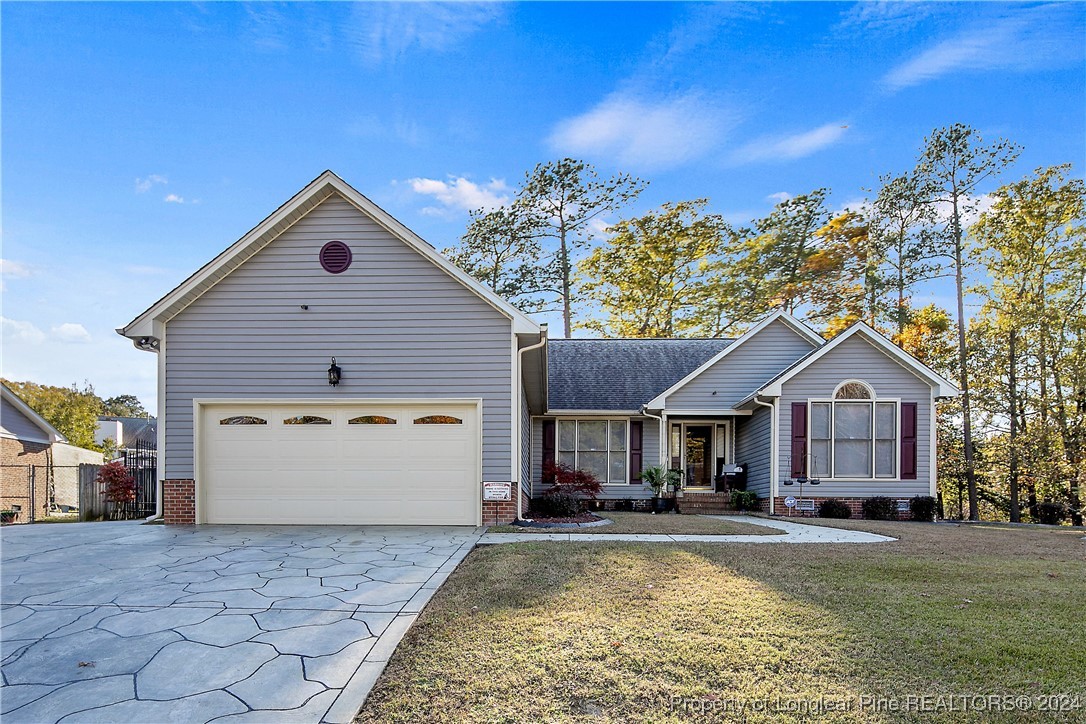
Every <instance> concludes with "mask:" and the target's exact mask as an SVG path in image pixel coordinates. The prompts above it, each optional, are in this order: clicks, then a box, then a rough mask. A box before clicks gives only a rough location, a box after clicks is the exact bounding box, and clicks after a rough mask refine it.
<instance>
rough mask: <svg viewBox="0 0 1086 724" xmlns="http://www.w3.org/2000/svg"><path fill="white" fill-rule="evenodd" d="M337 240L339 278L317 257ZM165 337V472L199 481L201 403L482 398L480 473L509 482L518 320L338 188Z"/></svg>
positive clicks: (188, 311)
mask: <svg viewBox="0 0 1086 724" xmlns="http://www.w3.org/2000/svg"><path fill="white" fill-rule="evenodd" d="M331 239H339V240H342V241H344V242H346V243H347V244H348V245H349V246H350V247H351V250H352V254H353V257H354V261H353V264H352V265H351V267H350V269H348V270H347V271H346V272H344V273H342V274H338V275H333V274H329V273H327V272H325V271H324V270H323V269H322V268H321V266H320V264H319V262H318V252H319V250H320V248H321V246H323V245H324V244H325V243H326V242H327V241H329V240H331ZM303 304H306V305H309V309H308V310H303V309H301V305H303ZM165 337H166V339H165V348H166V352H165V353H166V395H165V397H166V419H165V426H166V451H165V469H166V473H165V474H166V477H169V478H190V477H193V474H194V473H193V420H192V412H193V410H192V401H193V398H215V397H218V398H250V397H251V398H277V397H291V398H313V399H322V400H325V399H337V398H339V399H344V400H346V399H365V398H481V399H482V400H483V421H482V425H483V440H482V447H483V450H482V455H483V477H484V479H486V480H497V481H502V480H509V478H510V473H511V467H512V451H511V448H512V418H511V414H512V413H511V410H510V407H511V398H510V395H511V388H512V378H511V375H512V362H511V355H512V351H513V347H512V345H513V341H512V340H513V336H512V326H511V321H510V320H509V319H508V318H507V317H505V316H504V315H502V314H501V313H499V312H498V311H496V310H495V309H494V308H493V307H491V306H489V305H488V304H487V303H486V302H484V301H483V300H481V299H480V298H479V297H477V296H476V295H475V294H473V293H472V292H470V291H469V290H468V289H467V288H465V287H464V286H463V285H462V284H461V283H460V282H458V281H456V280H455V279H453V278H452V277H450V276H449V275H448V274H446V273H445V272H444V271H442V270H441V269H439V268H438V267H436V266H434V265H433V264H432V263H431V262H430V261H428V260H426V259H425V258H424V257H422V256H421V255H419V254H418V253H417V252H415V251H414V250H413V249H411V248H410V247H408V246H407V245H406V244H404V243H403V242H401V241H400V240H398V239H397V238H395V237H394V236H392V235H391V234H390V233H388V232H387V231H386V230H385V229H384V228H382V227H381V226H379V225H378V224H377V223H375V222H374V221H373V220H372V219H370V218H369V217H368V216H366V215H365V214H364V213H362V212H361V211H359V210H358V209H357V208H356V207H354V206H353V205H351V204H349V203H348V202H347V201H346V200H344V199H343V198H342V197H340V196H338V195H333V196H332V197H330V198H329V199H327V200H326V201H324V202H322V203H321V204H320V205H319V206H317V207H316V208H314V209H313V210H312V211H311V212H310V213H309V214H308V215H306V216H304V217H303V218H302V219H301V220H299V221H298V222H297V223H296V224H294V225H293V226H292V227H290V228H289V229H287V230H286V231H284V232H283V234H282V235H280V236H279V237H278V238H277V239H275V240H274V241H272V242H271V243H270V244H269V245H268V246H266V247H265V248H264V249H262V250H261V251H259V252H258V253H257V254H256V255H255V256H253V257H252V258H251V259H249V260H248V261H246V262H245V263H243V264H242V265H241V266H239V267H238V268H237V269H235V270H234V271H233V272H232V273H231V274H230V275H229V276H227V277H226V278H224V279H223V280H222V281H220V282H219V283H218V284H217V285H215V286H214V287H212V288H211V289H210V290H208V291H207V292H206V293H204V295H203V296H201V297H200V298H199V299H197V300H196V301H195V302H193V303H192V304H191V305H190V306H189V307H188V308H186V309H185V310H183V311H182V312H180V313H179V314H178V315H177V316H176V317H175V318H173V319H171V320H169V322H168V323H167V325H166V335H165ZM333 356H334V357H336V361H337V364H339V366H340V367H341V368H342V369H343V380H342V382H341V383H340V385H339V386H338V387H335V388H333V387H331V386H329V384H328V382H327V379H326V370H327V368H328V365H329V363H330V358H331V357H333Z"/></svg>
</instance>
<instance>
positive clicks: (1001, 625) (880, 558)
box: [359, 521, 1086, 722]
mask: <svg viewBox="0 0 1086 724" xmlns="http://www.w3.org/2000/svg"><path fill="white" fill-rule="evenodd" d="M832 524H833V525H839V526H841V527H848V528H862V529H865V530H871V531H873V532H878V533H886V534H888V535H892V536H895V537H898V538H900V540H899V541H897V542H894V543H880V544H874V545H855V544H853V545H755V544H726V545H718V544H699V545H679V544H662V545H661V544H656V545H643V544H624V543H580V544H579V543H542V542H541V543H522V544H514V545H501V546H488V547H482V548H479V549H477V550H476V551H474V552H473V553H472V554H471V555H470V556H469V557H468V559H467V560H466V561H465V562H464V564H463V565H462V566H461V567H460V568H459V569H458V570H457V571H456V573H454V575H453V576H452V577H451V578H450V579H449V581H448V582H447V583H446V584H445V586H444V587H443V588H442V589H441V590H440V591H439V592H438V594H437V596H435V598H434V599H433V601H432V602H431V604H430V605H429V606H428V607H427V608H426V610H425V612H424V613H423V615H422V616H421V617H420V618H419V621H418V623H417V624H416V625H415V626H414V627H413V628H412V629H411V631H409V632H408V635H407V637H406V638H405V639H404V641H403V643H402V644H401V645H400V648H399V649H398V650H397V652H396V654H395V655H394V656H393V658H392V660H391V661H390V663H389V666H388V669H387V670H386V671H385V673H384V675H383V676H382V677H381V679H380V680H379V681H378V683H377V686H376V687H375V688H374V690H373V693H372V695H371V696H370V699H369V700H368V702H367V704H366V706H365V708H364V709H363V711H362V713H361V714H360V715H359V721H364V722H378V721H379V722H386V721H404V722H408V721H409V722H416V721H488V722H491V721H499V722H522V721H577V720H585V721H589V720H591V721H597V722H598V721H603V722H620V721H623V722H624V721H643V722H657V721H687V720H689V719H691V718H697V719H701V720H727V721H736V720H743V721H752V722H756V721H774V722H775V721H809V720H810V719H811V718H812V717H811V716H810V715H809V714H807V713H804V712H802V711H796V710H792V711H781V710H780V709H779V708H778V709H776V710H774V711H770V712H756V711H751V710H749V709H748V710H747V711H746V712H744V713H743V714H738V713H736V712H735V710H734V709H732V710H728V709H726V708H725V706H726V705H728V702H734V701H738V702H745V703H746V705H747V706H748V707H749V706H755V705H757V701H758V700H759V699H761V698H762V697H769V699H770V705H771V706H772V705H773V703H774V699H775V697H778V696H780V697H782V700H781V701H782V702H783V703H784V704H786V705H789V706H793V707H798V706H803V705H804V704H802V703H801V702H805V701H810V700H813V699H814V700H817V697H828V698H826V699H823V700H822V701H825V702H842V703H843V705H844V704H849V705H851V706H852V707H853V708H852V709H850V710H847V711H842V712H831V713H826V714H824V716H823V717H822V718H821V720H822V721H920V720H924V721H927V720H929V719H935V720H939V721H958V720H962V719H965V720H969V719H973V720H978V721H980V720H983V721H992V720H1001V721H1019V720H1021V719H1023V718H1034V719H1036V720H1052V721H1086V708H1083V709H1079V710H1078V711H1075V712H1069V713H1065V714H1063V715H1060V716H1057V717H1053V716H1052V715H1041V714H1040V713H1038V712H1032V713H1029V714H1027V715H1024V716H1023V715H1022V714H1021V713H1010V712H1006V713H1000V714H992V713H991V712H987V713H985V712H980V713H974V714H972V715H964V716H963V715H962V714H961V713H952V712H943V713H939V714H936V715H934V716H932V715H921V714H916V713H907V712H899V713H891V714H886V713H875V712H873V711H871V710H870V709H860V708H857V707H858V701H859V700H858V697H860V696H861V695H873V696H887V697H904V696H907V695H914V694H935V695H939V694H973V693H982V694H988V693H1007V694H1015V695H1029V696H1036V695H1041V694H1053V693H1063V694H1072V695H1078V696H1079V697H1080V703H1081V704H1082V705H1083V706H1084V707H1086V677H1083V673H1082V672H1084V671H1086V629H1084V627H1083V620H1084V619H1083V602H1084V601H1086V543H1083V541H1082V536H1083V533H1082V531H1081V530H1079V531H1077V532H1076V531H1070V530H1067V531H1052V530H1032V529H1020V528H1013V529H1009V530H1002V529H996V528H979V527H965V526H961V527H955V526H937V525H927V524H915V523H869V522H866V521H864V522H859V521H855V522H854V521H843V522H836V521H835V522H833V523H832ZM674 697H678V698H685V699H692V700H693V701H694V704H693V705H694V706H695V707H698V708H705V707H708V710H707V711H705V712H704V713H696V712H692V711H691V710H689V709H685V710H684V709H681V708H679V709H676V708H674V701H675V699H674ZM899 701H903V700H902V699H899ZM730 705H731V706H734V705H735V704H734V703H733V704H730ZM713 707H716V708H715V709H713Z"/></svg>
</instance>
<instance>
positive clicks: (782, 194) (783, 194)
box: [766, 191, 792, 204]
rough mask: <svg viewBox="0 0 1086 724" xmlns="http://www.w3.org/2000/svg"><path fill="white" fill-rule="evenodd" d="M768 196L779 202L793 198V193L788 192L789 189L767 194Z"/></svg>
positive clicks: (774, 201) (776, 202)
mask: <svg viewBox="0 0 1086 724" xmlns="http://www.w3.org/2000/svg"><path fill="white" fill-rule="evenodd" d="M766 198H767V199H769V200H770V201H772V202H773V203H775V204H779V203H782V202H784V201H787V200H788V199H790V198H792V194H790V193H788V192H787V191H778V192H777V193H775V194H770V195H769V196H766Z"/></svg>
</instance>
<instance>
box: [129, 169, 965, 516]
mask: <svg viewBox="0 0 1086 724" xmlns="http://www.w3.org/2000/svg"><path fill="white" fill-rule="evenodd" d="M118 332H119V333H120V334H122V335H124V336H126V337H128V338H129V339H131V340H132V341H133V343H134V344H135V346H136V347H137V348H139V349H141V350H146V351H149V352H153V353H155V354H157V356H158V374H159V379H158V390H159V394H158V405H159V407H158V415H157V417H158V421H159V425H158V438H159V439H158V450H159V455H160V460H159V467H158V470H159V474H160V476H161V478H162V486H163V491H162V492H163V494H162V495H160V496H159V500H160V501H164V504H163V506H164V508H163V513H164V517H165V519H166V521H167V522H169V523H298V524H303V523H304V524H314V523H325V524H332V523H339V524H431V525H438V524H441V525H479V524H490V523H495V522H504V521H510V520H512V519H514V518H515V517H517V516H519V515H522V514H523V512H524V511H525V510H526V506H527V505H528V502H529V500H530V498H531V497H532V496H535V495H539V494H541V492H542V490H543V482H542V470H543V466H544V463H545V461H547V460H551V459H553V460H554V461H556V462H560V463H567V464H569V465H571V466H574V467H577V468H580V469H586V470H589V471H591V472H593V473H595V474H596V475H597V476H598V477H599V478H600V479H601V480H602V481H603V482H604V484H605V485H604V491H605V492H604V494H603V496H602V497H603V498H610V499H620V500H626V499H644V498H648V497H650V496H651V491H650V490H649V489H648V488H647V486H646V485H645V484H643V483H642V481H641V479H640V471H641V470H642V469H644V467H646V466H649V465H656V464H662V465H666V466H671V467H676V468H679V469H681V470H683V471H684V474H685V477H686V481H685V484H686V489H685V491H684V498H685V497H690V496H697V495H704V496H714V495H719V493H718V492H717V491H716V487H717V484H718V483H717V479H718V477H719V476H720V475H721V474H722V473H726V472H728V471H730V470H734V467H733V466H738V467H742V468H743V471H744V475H745V478H746V484H747V487H748V488H749V489H750V490H752V491H755V492H756V493H758V495H759V496H761V498H762V499H763V500H764V507H765V509H766V510H768V511H770V512H774V513H780V512H782V510H783V506H782V500H783V498H784V497H785V496H787V495H789V493H790V492H792V489H791V488H787V487H784V483H786V482H789V481H790V480H792V479H795V478H800V477H810V478H819V479H820V480H821V484H820V486H819V488H818V489H817V496H819V497H826V496H836V497H842V498H847V499H850V500H854V501H859V500H862V499H863V498H866V497H868V496H872V495H887V496H899V497H908V496H912V495H915V494H930V493H933V491H934V486H935V455H934V450H935V428H934V426H933V424H932V419H933V410H934V405H935V400H936V398H939V397H945V396H950V395H954V394H956V392H957V391H956V390H955V388H954V386H953V385H952V384H950V383H949V382H948V381H946V380H945V379H943V378H942V377H940V376H939V375H937V374H936V373H934V372H933V371H932V370H930V369H928V368H927V367H925V366H924V365H923V364H921V363H920V362H918V361H917V360H916V359H914V358H912V357H911V356H909V355H908V354H905V353H904V352H902V351H901V350H900V349H898V348H897V347H896V346H894V345H893V344H891V343H890V342H889V341H887V340H886V339H885V338H883V337H882V336H881V335H879V334H877V333H876V332H874V331H873V330H871V329H870V328H868V327H867V326H865V325H863V324H857V325H855V326H853V327H852V328H850V329H849V330H847V331H846V332H844V333H843V334H841V335H839V336H838V337H836V338H835V339H833V340H832V341H830V342H827V341H826V340H825V339H823V338H822V337H821V336H820V335H819V334H817V333H816V332H814V331H813V330H811V329H809V328H808V327H807V326H806V325H804V324H803V323H802V322H800V321H798V320H797V319H795V318H793V317H792V316H790V315H788V314H784V313H776V314H773V315H771V316H769V317H767V318H766V319H764V320H762V321H761V323H759V324H758V325H756V326H755V327H754V328H752V329H751V330H750V331H748V332H747V333H746V334H744V335H742V336H741V337H739V338H738V339H734V340H728V339H694V340H691V339H651V340H640V339H639V340H630V339H622V340H610V339H570V340H565V339H548V338H547V334H546V328H545V326H541V325H539V324H537V323H536V322H535V321H533V320H532V319H530V318H529V317H527V316H526V315H525V314H523V313H522V312H521V311H519V310H518V309H516V308H515V307H513V306H512V305H511V304H509V303H508V302H507V301H505V300H504V299H501V298H500V297H498V296H496V295H495V294H493V293H492V292H491V291H490V290H488V289H487V288H485V287H484V286H483V285H481V284H479V283H478V282H476V281H475V280H474V279H473V278H472V277H470V276H469V275H467V274H465V273H464V272H463V271H462V270H460V269H459V268H457V267H456V266H455V265H454V264H452V263H451V262H450V261H448V260H447V259H445V258H444V257H443V256H442V255H441V254H439V253H438V252H437V251H436V250H435V249H434V248H433V247H432V246H430V245H429V244H427V243H426V242H425V241H423V240H422V239H421V238H419V237H418V236H416V235H415V234H414V233H412V232H411V231H410V230H409V229H407V228H406V227H405V226H404V225H403V224H401V223H400V222H398V221H397V220H396V219H394V218H392V216H390V215H389V214H388V213H387V212H385V211H384V210H382V209H381V208H379V207H378V206H377V205H376V204H374V203H373V202H372V201H370V200H369V199H368V198H366V197H365V196H363V195H362V194H361V193H359V192H358V191H356V190H355V189H354V188H352V187H351V186H349V185H348V184H346V183H345V182H344V181H343V180H342V179H340V178H339V177H338V176H336V175H335V174H333V173H332V172H330V171H326V172H325V173H323V174H321V175H320V176H319V177H317V178H316V179H315V180H314V181H313V182H312V183H310V184H309V185H308V186H306V187H305V188H304V189H302V190H301V191H300V192H299V193H298V194H297V195H295V196H294V197H293V198H292V199H290V200H289V201H287V202H286V203H285V204H283V205H282V206H281V207H279V208H278V209H277V210H276V211H275V212H274V213H273V214H272V215H271V216H269V217H267V218H266V219H264V220H263V221H262V222H260V223H259V224H258V225H257V226H255V227H254V228H253V229H252V230H251V231H250V232H249V233H247V234H246V235H245V236H243V237H242V238H241V239H240V240H238V241H237V242H236V243H234V244H233V245H232V246H230V247H229V248H228V249H226V250H225V251H224V252H222V253H221V254H220V255H219V256H217V257H216V258H215V259H213V260H211V261H210V262H209V263H208V264H206V265H205V266H204V267H202V268H201V269H199V270H198V271H197V272H196V273H195V274H193V275H192V276H190V277H189V278H188V279H186V280H185V281H184V282H182V283H181V285H180V286H178V287H177V288H176V289H174V290H173V291H171V292H170V293H168V294H167V295H166V296H164V297H163V298H162V299H160V300H159V301H157V302H156V303H155V304H154V305H152V306H151V307H150V308H149V309H147V310H146V311H144V312H143V313H142V314H140V315H139V316H137V317H136V318H135V319H134V320H133V321H132V322H130V323H129V324H127V325H126V326H125V327H123V328H121V329H119V330H118ZM796 492H797V493H798V489H797V490H796ZM804 492H805V495H806V494H807V493H812V494H813V493H815V492H816V491H815V490H814V488H811V487H808V488H807V490H806V491H804ZM506 497H507V498H508V499H504V498H506ZM484 498H485V499H484ZM707 499H708V498H707Z"/></svg>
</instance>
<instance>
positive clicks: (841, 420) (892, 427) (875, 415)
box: [807, 380, 901, 479]
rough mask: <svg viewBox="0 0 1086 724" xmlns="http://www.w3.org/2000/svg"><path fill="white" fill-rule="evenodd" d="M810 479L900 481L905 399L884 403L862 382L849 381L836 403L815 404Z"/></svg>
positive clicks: (835, 394)
mask: <svg viewBox="0 0 1086 724" xmlns="http://www.w3.org/2000/svg"><path fill="white" fill-rule="evenodd" d="M808 402H809V407H810V412H809V414H810V426H809V428H808V429H809V430H810V440H809V441H808V449H807V458H808V463H809V465H808V470H809V473H808V474H809V475H810V476H811V477H815V478H845V479H848V478H853V479H873V478H896V477H897V471H898V450H899V449H900V447H901V444H900V438H899V431H898V419H899V412H898V409H899V404H900V403H899V401H898V400H880V399H878V398H877V397H876V395H875V390H874V389H872V387H871V386H870V385H869V384H867V383H866V382H863V381H861V380H846V381H845V382H842V383H841V384H839V385H838V386H837V389H835V390H834V392H833V399H830V400H809V401H808Z"/></svg>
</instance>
